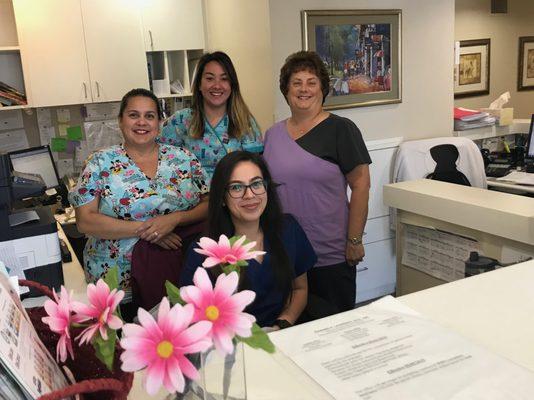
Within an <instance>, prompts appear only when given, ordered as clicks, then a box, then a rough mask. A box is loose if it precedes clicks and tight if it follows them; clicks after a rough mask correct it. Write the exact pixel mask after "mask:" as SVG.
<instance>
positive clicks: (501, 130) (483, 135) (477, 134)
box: [453, 119, 530, 140]
mask: <svg viewBox="0 0 534 400" xmlns="http://www.w3.org/2000/svg"><path fill="white" fill-rule="evenodd" d="M529 127H530V120H529V119H514V121H513V123H512V124H511V125H507V126H497V125H491V126H485V127H482V128H475V129H467V130H464V131H454V132H453V134H454V136H460V137H467V138H469V139H471V140H478V139H487V138H492V137H497V136H506V135H513V134H515V133H528V130H529Z"/></svg>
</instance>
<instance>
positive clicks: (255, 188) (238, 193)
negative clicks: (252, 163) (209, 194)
mask: <svg viewBox="0 0 534 400" xmlns="http://www.w3.org/2000/svg"><path fill="white" fill-rule="evenodd" d="M247 189H250V190H251V191H252V193H254V194H255V195H260V194H264V193H265V191H266V189H267V181H265V180H263V179H258V180H257V181H254V182H252V183H251V184H250V185H245V184H244V183H231V184H229V185H228V186H227V187H226V191H227V192H228V194H229V195H230V197H232V198H234V199H241V198H242V197H244V196H245V193H246V192H247Z"/></svg>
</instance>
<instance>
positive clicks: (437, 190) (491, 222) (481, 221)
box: [384, 179, 534, 244]
mask: <svg viewBox="0 0 534 400" xmlns="http://www.w3.org/2000/svg"><path fill="white" fill-rule="evenodd" d="M384 203H385V204H386V205H388V206H390V207H394V208H397V209H400V210H405V211H409V212H412V213H415V214H420V215H423V216H426V217H430V218H435V219H438V220H441V221H445V222H449V223H452V224H456V225H460V226H465V227H468V228H471V229H475V230H479V231H482V232H487V233H490V234H493V235H496V236H501V237H505V238H508V239H511V240H516V241H519V242H523V243H528V244H534V199H533V198H530V197H524V196H517V195H513V194H509V193H502V192H496V191H488V190H486V189H481V188H474V187H470V186H462V185H455V184H452V183H447V182H440V181H434V180H430V179H420V180H415V181H406V182H398V183H393V184H389V185H384Z"/></svg>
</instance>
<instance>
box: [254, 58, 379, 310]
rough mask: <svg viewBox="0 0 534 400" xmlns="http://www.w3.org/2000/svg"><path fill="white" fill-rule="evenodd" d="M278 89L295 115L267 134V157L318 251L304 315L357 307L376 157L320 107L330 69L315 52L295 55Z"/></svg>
mask: <svg viewBox="0 0 534 400" xmlns="http://www.w3.org/2000/svg"><path fill="white" fill-rule="evenodd" d="M280 90H281V92H282V94H283V95H284V97H285V98H286V101H287V103H288V104H289V108H290V109H291V117H290V118H288V119H286V120H283V121H280V122H278V123H276V124H274V125H273V126H272V127H271V128H270V129H269V130H268V131H267V132H266V134H265V151H264V158H265V160H266V161H267V163H268V165H269V169H270V170H271V173H272V177H273V180H274V182H276V183H277V184H279V186H278V195H279V196H280V200H281V203H282V207H283V210H284V212H285V213H291V214H293V215H294V216H295V218H296V219H297V221H298V222H299V223H300V225H301V226H302V228H303V229H304V231H305V232H306V235H307V236H308V238H309V240H310V242H311V243H312V246H313V248H314V250H315V252H316V254H317V257H318V260H317V264H316V265H315V267H314V268H313V269H312V270H310V271H309V272H308V288H309V297H308V307H307V309H306V317H304V320H311V319H316V318H320V317H324V316H327V315H331V314H334V313H337V312H342V311H346V310H350V309H352V308H354V304H355V299H356V265H357V264H358V263H359V262H360V261H362V260H363V257H364V255H365V250H364V247H363V244H362V235H363V229H364V227H365V222H366V220H367V207H368V206H367V203H368V200H369V187H370V177H369V164H370V163H371V158H370V157H369V153H368V152H367V148H366V147H365V143H364V141H363V138H362V135H361V133H360V130H359V129H358V127H357V126H356V125H355V124H354V123H353V122H352V121H351V120H349V119H347V118H343V117H339V116H337V115H334V114H330V113H328V112H326V111H324V110H323V103H324V100H325V98H326V96H327V95H328V92H329V75H328V71H327V70H326V67H325V65H324V63H323V61H322V60H321V58H320V57H319V55H318V54H317V53H315V52H311V51H300V52H297V53H294V54H292V55H290V56H289V57H288V58H287V59H286V62H285V64H284V66H283V67H282V69H281V71H280ZM347 185H348V186H349V187H350V189H351V191H352V194H351V196H350V200H348V198H347Z"/></svg>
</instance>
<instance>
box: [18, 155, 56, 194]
mask: <svg viewBox="0 0 534 400" xmlns="http://www.w3.org/2000/svg"><path fill="white" fill-rule="evenodd" d="M8 154H9V159H10V161H11V166H12V168H13V170H14V171H18V172H23V173H27V174H38V175H41V177H42V178H43V181H44V183H45V185H46V188H47V189H52V188H57V187H58V186H59V181H60V179H59V174H58V172H57V168H56V163H55V162H54V159H53V158H52V153H51V152H50V147H48V146H39V147H32V148H30V149H24V150H17V151H12V152H10V153H8Z"/></svg>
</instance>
